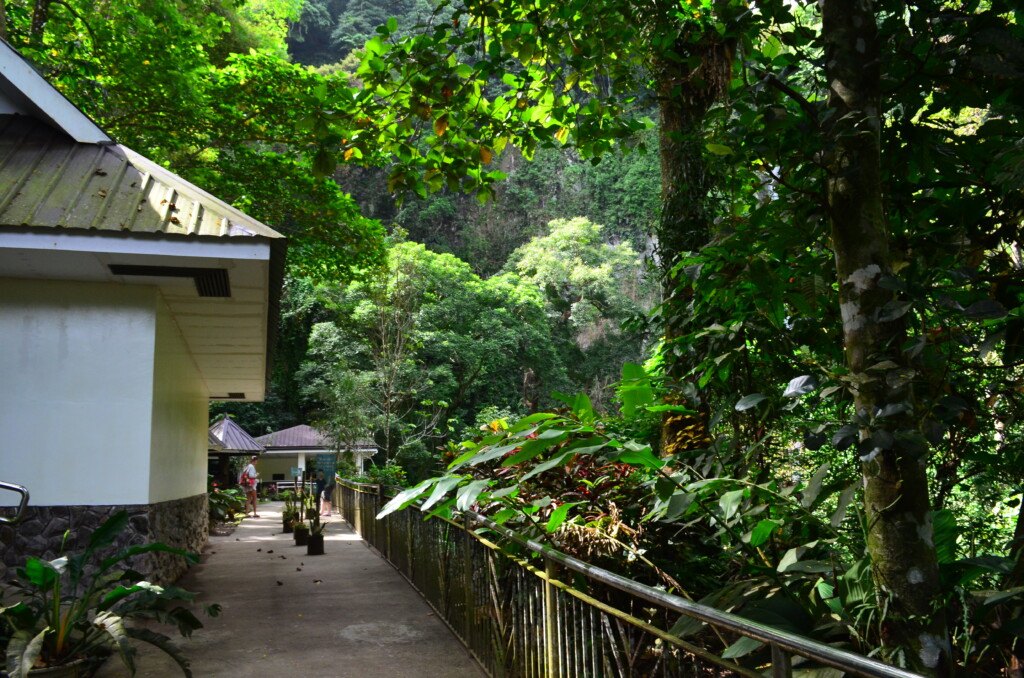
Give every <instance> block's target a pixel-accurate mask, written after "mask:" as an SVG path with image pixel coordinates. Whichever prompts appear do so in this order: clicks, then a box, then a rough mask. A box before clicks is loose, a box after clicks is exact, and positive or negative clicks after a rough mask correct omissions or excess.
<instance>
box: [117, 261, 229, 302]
mask: <svg viewBox="0 0 1024 678" xmlns="http://www.w3.org/2000/svg"><path fill="white" fill-rule="evenodd" d="M110 272H111V273H113V274H114V275H136V276H140V275H141V276H152V277H158V278H192V279H193V280H194V281H195V283H196V291H197V292H199V296H201V297H230V296H231V282H230V280H229V279H228V272H227V270H226V269H223V268H189V267H186V266H139V265H135V264H110Z"/></svg>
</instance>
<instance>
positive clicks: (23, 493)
mask: <svg viewBox="0 0 1024 678" xmlns="http://www.w3.org/2000/svg"><path fill="white" fill-rule="evenodd" d="M0 491H4V492H14V493H16V494H18V495H19V496H20V497H21V498H20V499H19V500H18V508H17V509H15V511H14V515H10V516H0V525H15V524H17V523H19V522H21V519H22V518H23V517H24V516H25V508H26V507H27V506H28V488H26V487H23V486H21V485H15V484H14V483H5V482H4V481H2V480H0ZM5 512H6V511H5Z"/></svg>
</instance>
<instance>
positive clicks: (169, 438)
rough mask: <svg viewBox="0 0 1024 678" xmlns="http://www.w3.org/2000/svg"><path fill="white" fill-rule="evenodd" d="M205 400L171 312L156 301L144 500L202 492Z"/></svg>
mask: <svg viewBox="0 0 1024 678" xmlns="http://www.w3.org/2000/svg"><path fill="white" fill-rule="evenodd" d="M208 419H209V398H208V397H207V390H206V386H205V384H204V383H203V381H202V378H201V376H200V374H199V369H198V368H197V367H196V365H195V362H194V361H193V360H192V357H191V355H189V353H188V350H187V347H186V345H185V340H184V338H183V337H182V336H181V332H180V331H179V330H178V326H177V325H176V324H175V323H174V320H173V318H172V317H171V314H170V311H169V310H168V308H167V307H166V305H164V304H163V302H160V303H159V305H158V311H157V317H156V354H155V360H154V361H153V416H152V421H153V431H152V432H153V435H152V446H151V452H150V468H151V475H150V478H149V501H150V503H154V504H155V503H157V502H161V501H168V500H171V499H182V498H184V497H191V496H194V495H197V494H201V493H203V492H206V456H207V440H208V439H207V435H206V433H207V426H208Z"/></svg>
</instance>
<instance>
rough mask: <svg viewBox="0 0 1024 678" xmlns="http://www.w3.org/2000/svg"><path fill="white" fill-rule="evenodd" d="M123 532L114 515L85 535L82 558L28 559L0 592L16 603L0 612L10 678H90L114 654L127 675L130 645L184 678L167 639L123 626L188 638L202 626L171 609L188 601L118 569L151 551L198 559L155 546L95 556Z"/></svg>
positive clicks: (180, 658)
mask: <svg viewBox="0 0 1024 678" xmlns="http://www.w3.org/2000/svg"><path fill="white" fill-rule="evenodd" d="M127 524H128V514H127V513H125V512H124V511H121V512H119V513H117V514H115V515H114V516H111V517H110V518H109V519H108V520H107V521H106V522H105V523H103V525H101V526H100V527H99V528H98V529H96V530H95V531H94V532H93V533H92V534H91V535H89V539H88V542H87V544H86V547H85V549H84V550H83V551H82V552H80V553H75V554H72V555H64V556H62V557H60V558H57V559H55V560H49V561H47V560H42V559H40V558H29V559H28V561H27V562H26V563H25V566H24V567H23V568H20V569H18V570H17V578H16V579H15V580H14V581H12V582H11V588H10V589H8V592H9V593H13V594H14V596H15V597H17V598H19V599H20V600H18V601H17V602H15V603H14V604H12V605H3V606H0V627H3V628H5V629H7V633H4V634H3V635H9V637H7V638H6V647H5V648H4V654H5V656H6V663H7V666H6V668H7V673H8V675H9V676H10V678H29V677H30V676H34V675H46V676H57V675H61V676H72V677H75V676H80V675H81V676H84V675H91V672H92V671H93V670H94V669H95V667H96V666H97V665H98V664H99V663H101V662H102V661H103V660H104V659H106V657H108V656H109V655H111V654H113V653H114V652H116V653H117V654H118V655H119V656H120V657H121V659H122V660H123V661H124V663H125V665H126V666H127V667H128V669H129V670H130V671H131V672H132V673H133V674H134V673H135V652H136V648H135V641H143V642H147V643H150V644H151V645H154V646H156V647H158V648H160V649H161V650H163V651H164V652H166V653H167V654H168V655H169V656H170V657H171V658H172V659H174V661H175V662H176V663H177V664H178V666H179V667H180V668H181V670H182V672H183V673H184V674H185V676H187V677H189V678H191V676H192V672H191V670H190V669H189V663H188V659H187V658H186V657H185V656H184V655H183V654H182V653H181V652H180V651H179V650H178V648H176V647H175V646H174V645H173V644H172V642H171V639H170V638H169V637H168V636H166V635H164V634H162V633H159V632H158V631H154V630H153V629H151V628H142V627H133V626H130V625H129V624H126V622H127V621H129V620H132V619H145V620H155V621H159V622H163V623H167V624H172V625H174V626H177V628H178V631H179V632H180V633H181V634H182V635H183V636H189V635H191V633H192V631H194V630H195V629H198V628H202V626H203V625H202V624H201V623H200V622H199V620H198V619H196V617H195V615H193V614H192V612H191V611H190V610H189V609H187V608H185V607H182V606H180V605H179V604H178V602H179V601H190V600H192V599H193V598H194V597H195V594H193V593H189V592H188V591H185V590H184V589H180V588H178V587H173V586H167V587H161V586H156V585H155V584H152V583H150V582H147V581H143V578H142V575H140V574H139V573H138V572H135V571H134V570H131V569H130V568H126V569H121V568H122V567H124V561H125V560H126V559H128V558H130V557H132V556H136V555H139V554H142V553H150V552H154V551H163V552H167V553H174V554H177V555H180V556H182V557H184V558H186V559H188V560H189V561H190V562H197V561H198V557H197V556H196V555H195V554H190V553H186V552H184V551H179V550H176V549H172V548H170V547H168V546H166V545H164V544H159V543H153V544H147V545H143V546H132V547H128V548H123V549H121V550H119V551H118V552H117V553H115V554H114V555H112V556H109V557H102V555H101V554H100V551H101V550H102V549H107V548H108V547H110V546H112V545H113V543H114V541H115V539H116V538H117V535H118V534H120V532H121V531H122V530H123V529H124V527H125V526H126V525H127ZM218 612H219V606H217V605H213V606H207V613H208V614H210V615H211V616H213V615H216V614H217V613H218ZM0 642H2V641H0ZM58 667H62V668H58ZM60 670H63V671H65V673H60V672H59V671H60Z"/></svg>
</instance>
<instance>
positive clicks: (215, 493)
mask: <svg viewBox="0 0 1024 678" xmlns="http://www.w3.org/2000/svg"><path fill="white" fill-rule="evenodd" d="M206 496H207V499H208V501H209V508H210V522H211V523H221V522H225V521H231V520H234V519H235V516H236V515H238V514H244V513H245V496H244V495H243V494H242V493H241V492H240V491H238V490H236V489H234V488H225V489H222V488H218V487H214V488H213V489H212V490H211V491H210V492H209V493H208V494H207V495H206Z"/></svg>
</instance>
